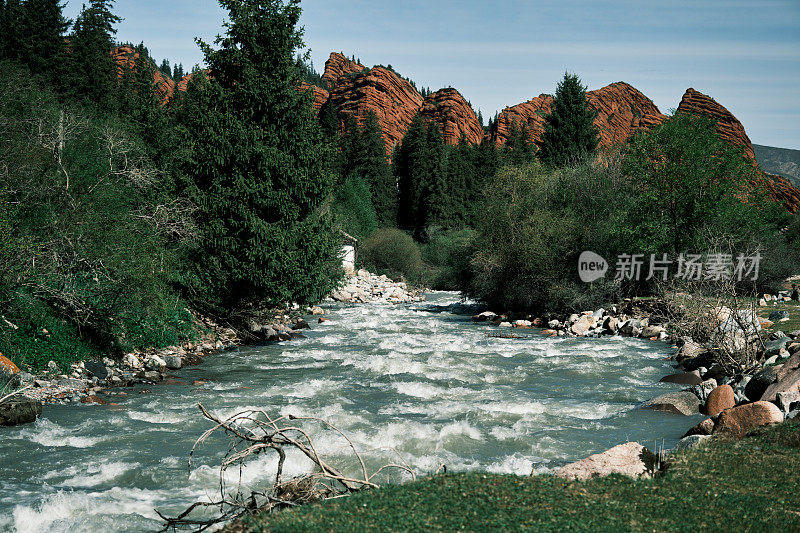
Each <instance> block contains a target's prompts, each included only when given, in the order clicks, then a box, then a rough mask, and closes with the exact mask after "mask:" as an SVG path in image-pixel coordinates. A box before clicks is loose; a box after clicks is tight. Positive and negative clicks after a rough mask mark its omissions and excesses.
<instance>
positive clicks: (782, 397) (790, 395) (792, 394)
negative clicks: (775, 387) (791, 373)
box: [775, 390, 800, 413]
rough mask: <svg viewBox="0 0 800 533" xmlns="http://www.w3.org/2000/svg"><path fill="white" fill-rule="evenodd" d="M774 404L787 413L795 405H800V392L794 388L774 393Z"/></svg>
mask: <svg viewBox="0 0 800 533" xmlns="http://www.w3.org/2000/svg"><path fill="white" fill-rule="evenodd" d="M775 405H777V406H778V408H779V409H780V410H781V411H782V412H784V413H789V412H791V411H792V410H794V409H795V407H796V406H797V407H800V393H799V392H798V391H796V390H793V391H787V392H777V393H775Z"/></svg>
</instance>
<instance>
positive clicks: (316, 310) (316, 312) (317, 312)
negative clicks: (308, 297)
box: [311, 305, 325, 316]
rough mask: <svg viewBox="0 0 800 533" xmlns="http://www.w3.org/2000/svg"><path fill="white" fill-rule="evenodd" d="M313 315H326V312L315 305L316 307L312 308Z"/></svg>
mask: <svg viewBox="0 0 800 533" xmlns="http://www.w3.org/2000/svg"><path fill="white" fill-rule="evenodd" d="M311 314H312V315H314V316H317V315H324V314H325V310H324V309H322V308H321V307H319V306H318V305H315V306H314V307H312V308H311Z"/></svg>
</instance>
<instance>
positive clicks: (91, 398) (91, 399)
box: [81, 394, 108, 405]
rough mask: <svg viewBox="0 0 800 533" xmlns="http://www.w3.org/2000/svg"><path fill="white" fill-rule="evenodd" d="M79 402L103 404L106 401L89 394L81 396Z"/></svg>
mask: <svg viewBox="0 0 800 533" xmlns="http://www.w3.org/2000/svg"><path fill="white" fill-rule="evenodd" d="M81 403H86V404H96V405H105V404H107V403H108V402H107V401H105V400H104V399H102V398H100V397H99V396H96V395H94V394H90V395H89V396H84V397H83V398H81Z"/></svg>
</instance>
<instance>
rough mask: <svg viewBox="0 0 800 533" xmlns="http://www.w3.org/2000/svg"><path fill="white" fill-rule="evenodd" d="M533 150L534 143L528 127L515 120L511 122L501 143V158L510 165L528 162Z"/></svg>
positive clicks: (530, 159) (531, 158)
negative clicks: (503, 141) (504, 139)
mask: <svg viewBox="0 0 800 533" xmlns="http://www.w3.org/2000/svg"><path fill="white" fill-rule="evenodd" d="M535 151H536V145H534V144H533V143H532V142H531V136H530V131H529V130H528V127H527V126H526V125H525V124H520V123H519V122H517V121H514V122H512V123H511V127H510V128H509V130H508V137H506V142H505V144H504V145H503V159H505V161H506V162H507V163H508V164H511V165H520V164H524V163H530V162H531V161H533V156H534V153H535Z"/></svg>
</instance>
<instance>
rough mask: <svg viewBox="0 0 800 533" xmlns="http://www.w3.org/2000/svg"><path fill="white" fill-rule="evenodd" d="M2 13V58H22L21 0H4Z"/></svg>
mask: <svg viewBox="0 0 800 533" xmlns="http://www.w3.org/2000/svg"><path fill="white" fill-rule="evenodd" d="M0 5H2V11H0V58H2V59H15V60H18V59H19V58H20V55H19V51H20V50H21V49H22V36H23V28H22V20H23V6H22V4H21V3H20V0H3V2H2V4H0Z"/></svg>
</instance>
